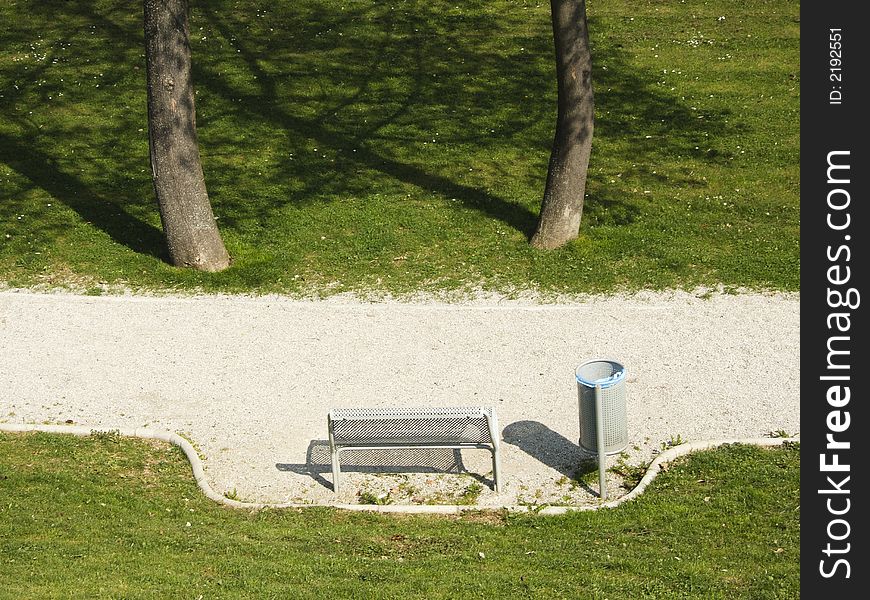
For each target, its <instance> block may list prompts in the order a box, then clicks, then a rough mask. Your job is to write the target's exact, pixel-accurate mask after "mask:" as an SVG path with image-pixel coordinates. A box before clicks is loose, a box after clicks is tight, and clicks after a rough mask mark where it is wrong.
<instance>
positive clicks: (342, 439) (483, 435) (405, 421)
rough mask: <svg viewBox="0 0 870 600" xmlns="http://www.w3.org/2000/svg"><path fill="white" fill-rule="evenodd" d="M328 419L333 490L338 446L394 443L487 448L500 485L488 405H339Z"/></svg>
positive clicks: (496, 438) (367, 447)
mask: <svg viewBox="0 0 870 600" xmlns="http://www.w3.org/2000/svg"><path fill="white" fill-rule="evenodd" d="M328 425H329V449H330V452H331V454H332V487H333V491H335V492H336V493H337V492H338V491H339V475H340V471H341V463H340V454H341V452H343V451H347V450H389V449H393V448H453V449H464V448H482V449H486V450H489V451H490V453H491V454H492V471H493V477H494V479H495V489H496V491H497V492H500V491H501V468H500V456H499V430H498V419H497V418H496V415H495V410H494V409H493V408H492V407H486V406H456V407H417V408H341V409H332V410H330V411H329V417H328Z"/></svg>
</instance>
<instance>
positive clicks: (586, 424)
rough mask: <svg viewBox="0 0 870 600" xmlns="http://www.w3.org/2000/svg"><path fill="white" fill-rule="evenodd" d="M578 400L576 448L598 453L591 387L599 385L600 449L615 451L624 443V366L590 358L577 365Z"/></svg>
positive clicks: (612, 452)
mask: <svg viewBox="0 0 870 600" xmlns="http://www.w3.org/2000/svg"><path fill="white" fill-rule="evenodd" d="M575 375H576V377H577V394H578V396H579V400H580V447H581V448H583V449H584V450H586V451H587V452H592V453H596V452H598V438H597V436H596V434H595V417H596V415H595V386H596V384H600V385H601V411H602V413H603V414H602V416H603V431H604V433H603V438H604V452H605V453H606V454H618V453H619V452H622V451H623V450H624V449H625V447H626V446H627V445H628V425H627V421H626V410H625V367H623V366H622V365H621V364H619V363H618V362H616V361H613V360H606V359H594V360H589V361H586V362H585V363H583V364H582V365H580V366H579V367H577V370H576V372H575Z"/></svg>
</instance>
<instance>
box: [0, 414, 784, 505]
mask: <svg viewBox="0 0 870 600" xmlns="http://www.w3.org/2000/svg"><path fill="white" fill-rule="evenodd" d="M0 432H6V433H29V432H41V433H62V434H67V435H77V436H82V437H85V436H89V435H91V434H93V433H113V432H117V433H118V434H120V435H123V436H125V437H134V438H140V439H149V440H160V441H164V442H168V443H170V444H174V445H175V446H178V447H179V448H181V450H182V451H183V452H184V455H185V456H186V457H187V460H188V462H190V468H191V470H192V471H193V477H194V479H195V480H196V484H197V485H198V486H199V489H200V490H202V493H203V494H205V496H206V497H207V498H209V499H211V500H214V501H215V502H218V503H220V504H223V505H224V506H229V507H231V508H244V509H248V510H259V509H264V508H313V507H326V508H339V509H342V510H351V511H364V512H378V513H404V514H442V515H456V514H461V513H463V512H469V511H471V512H480V511H499V510H507V511H510V512H534V513H535V514H539V515H563V514H566V513H569V512H575V511H588V510H598V509H601V508H615V507H617V506H619V505H620V504H622V503H623V502H628V501H629V500H634V499H635V498H637V497H638V496H639V495H641V494H642V493H643V491H644V490H645V489H646V488H647V486H648V485H649V484H650V483H652V480H653V479H655V478H656V476H657V475H658V474H659V472H660V471H661V470H662V465H664V464H666V463H669V462H671V461H673V460H674V459H675V458H678V457H680V456H685V455H686V454H690V453H692V452H699V451H701V450H710V449H713V448H717V447H719V446H724V445H727V444H747V445H754V446H762V447H773V446H781V445H782V444H784V443H786V442H800V438H799V437H791V438H745V439H726V440H713V441H706V442H691V443H685V444H680V445H679V446H674V447H672V448H670V449H668V450H666V451H664V452H662V453H661V454H659V455H658V456H656V458H655V459H654V460H653V461H652V463H650V465H649V468H648V469H647V472H646V474H645V475H644V476H643V479H641V480H640V483H638V484H637V486H635V488H634V489H633V490H631V491H630V492H629V493H628V494H626V495H624V496H620V497H619V498H617V499H615V500H611V501H610V502H602V503H601V504H590V505H581V506H544V507H542V508H538V507H530V506H502V507H481V506H473V505H472V506H464V505H462V506H460V505H448V504H436V505H420V504H411V505H402V504H387V505H383V506H380V505H374V504H303V503H294V502H288V503H264V502H240V501H239V500H231V499H230V498H227V497H225V496H223V495H221V494H218V493H217V492H215V491H214V490H213V489H212V488H211V486H210V485H209V483H208V481H207V480H206V477H205V471H204V470H203V468H202V461H201V460H200V458H199V454H198V453H197V451H196V449H195V448H194V447H193V445H191V443H190V442H188V441H187V440H186V439H184V438H183V437H181V436H180V435H178V434H176V433H170V432H168V431H160V430H154V429H148V428H145V427H139V428H136V429H117V428H104V427H84V426H80V425H32V424H14V423H0Z"/></svg>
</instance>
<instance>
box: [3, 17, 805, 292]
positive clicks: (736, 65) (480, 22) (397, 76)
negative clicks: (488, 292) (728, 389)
mask: <svg viewBox="0 0 870 600" xmlns="http://www.w3.org/2000/svg"><path fill="white" fill-rule="evenodd" d="M191 4H192V14H191V20H190V22H191V33H192V48H193V60H194V63H195V69H194V81H195V85H196V88H197V109H198V113H197V118H198V128H199V134H200V146H201V151H202V155H203V166H204V170H205V174H206V182H207V184H208V187H209V192H210V196H211V199H212V203H213V206H214V210H215V213H216V214H217V215H218V217H219V224H220V226H221V229H222V233H223V236H224V238H225V241H226V244H227V247H228V249H229V250H230V253H231V254H232V256H233V257H234V260H235V262H234V264H233V266H232V267H231V268H230V269H229V270H227V271H226V272H224V273H220V274H201V273H194V272H189V271H184V270H179V269H176V268H173V267H171V266H169V265H168V264H167V263H166V262H165V251H164V249H163V242H162V236H161V230H160V219H159V215H158V213H157V210H156V205H155V201H154V194H153V190H152V187H151V182H150V177H149V162H148V142H147V127H146V107H145V76H144V67H145V64H144V53H143V43H142V23H141V21H142V16H141V3H136V2H126V1H121V0H95V1H94V2H68V1H66V0H16V1H11V0H10V1H7V2H2V3H0V22H2V23H4V26H3V28H2V30H0V46H2V47H3V48H4V52H3V54H2V55H0V282H6V283H7V284H9V285H13V286H30V285H35V284H48V285H70V286H74V287H76V288H78V289H82V288H84V289H87V290H90V291H92V292H93V293H99V292H100V291H101V289H102V288H103V287H105V284H121V285H126V286H129V287H132V288H134V289H142V290H146V289H150V290H191V289H202V290H205V291H213V292H254V293H258V292H283V293H289V294H308V293H312V292H318V293H330V292H338V291H347V290H368V291H370V292H392V293H396V294H403V293H406V292H413V291H416V290H440V289H452V288H462V287H466V286H480V287H483V288H487V289H493V290H510V289H512V288H521V289H523V288H534V289H539V290H541V291H545V292H547V291H552V292H569V293H571V292H596V291H611V290H617V289H629V290H630V289H638V288H665V287H687V288H691V287H694V286H697V285H707V286H713V285H718V284H722V285H724V286H725V287H726V288H733V287H740V286H745V287H749V288H755V289H760V288H764V289H778V290H797V289H799V223H800V221H799V217H800V214H799V200H798V188H799V171H798V162H799V119H798V114H799V113H798V111H799V104H800V95H799V91H800V90H799V88H800V77H799V40H800V23H799V17H798V15H799V9H800V5H799V4H798V3H796V2H792V1H789V0H750V1H747V2H741V3H734V2H725V1H719V2H710V1H703V2H702V1H701V0H686V1H685V2H679V3H677V2H661V1H644V2H636V1H633V0H608V1H606V2H605V1H602V0H592V1H590V2H589V3H588V10H589V20H590V24H589V27H590V31H591V42H592V46H593V60H594V72H593V81H594V86H595V92H596V119H597V121H596V129H595V137H594V142H593V155H592V160H591V164H590V170H589V186H588V197H587V199H586V209H585V212H584V218H583V223H582V226H581V232H580V233H581V235H580V238H579V239H578V240H576V241H575V242H573V243H571V244H569V245H568V246H567V247H565V248H563V249H560V250H558V251H554V252H544V251H536V250H533V249H531V248H530V247H529V246H528V243H527V240H528V237H529V235H530V234H531V232H532V229H533V227H534V225H535V222H536V218H537V214H538V210H539V206H540V199H541V195H542V193H543V189H544V181H545V177H546V168H547V160H548V156H549V147H550V142H551V139H552V134H553V128H554V124H555V107H556V102H555V75H554V68H555V67H554V61H553V56H552V55H553V50H552V39H551V31H550V21H549V3H547V2H543V1H541V0H537V1H534V0H469V1H466V2H461V3H459V2H442V1H440V0H426V1H423V0H404V1H403V0H396V1H393V2H374V1H373V0H341V1H338V0H310V1H306V2H294V1H291V0H268V1H266V0H260V1H252V0H244V1H242V0H209V1H208V2H205V1H198V0H192V2H191Z"/></svg>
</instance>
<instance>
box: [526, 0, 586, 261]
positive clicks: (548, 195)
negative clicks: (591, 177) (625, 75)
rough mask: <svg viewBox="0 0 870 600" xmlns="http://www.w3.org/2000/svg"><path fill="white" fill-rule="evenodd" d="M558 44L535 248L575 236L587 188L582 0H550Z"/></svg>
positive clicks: (558, 244)
mask: <svg viewBox="0 0 870 600" xmlns="http://www.w3.org/2000/svg"><path fill="white" fill-rule="evenodd" d="M550 9H551V12H552V18H553V40H554V41H555V45H556V78H557V82H558V90H559V96H558V103H559V109H558V117H557V120H556V135H555V138H554V139H553V149H552V151H551V153H550V166H549V169H548V171H547V187H546V188H545V189H544V199H543V201H542V202H541V215H540V218H539V220H538V227H537V229H536V230H535V234H534V235H533V236H532V240H531V243H532V246H534V247H535V248H544V249H552V248H558V247H559V246H562V245H564V244H566V243H568V242H570V241H571V240H573V239H574V238H576V237H577V235H578V234H579V231H580V218H581V216H582V215H583V196H584V195H585V193H586V170H587V167H588V166H589V154H590V152H591V150H592V129H593V125H594V113H593V109H594V106H593V98H592V57H591V54H590V52H589V34H588V31H587V29H586V2H585V1H584V0H550Z"/></svg>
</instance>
